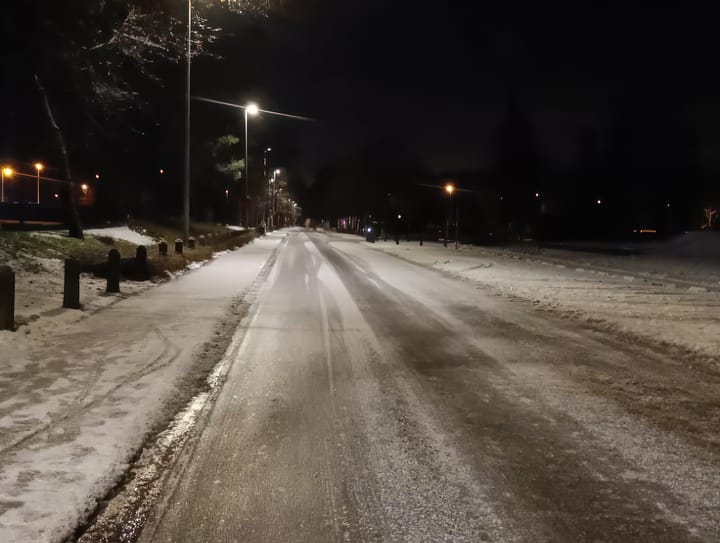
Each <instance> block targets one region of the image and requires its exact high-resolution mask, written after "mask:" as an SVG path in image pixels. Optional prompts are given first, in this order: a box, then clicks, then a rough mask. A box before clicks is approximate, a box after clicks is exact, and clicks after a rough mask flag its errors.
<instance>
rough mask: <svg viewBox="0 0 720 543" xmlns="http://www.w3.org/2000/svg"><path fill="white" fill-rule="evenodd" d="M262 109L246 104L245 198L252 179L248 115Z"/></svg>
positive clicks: (255, 113)
mask: <svg viewBox="0 0 720 543" xmlns="http://www.w3.org/2000/svg"><path fill="white" fill-rule="evenodd" d="M259 111H260V108H258V105H257V104H255V103H253V102H250V103H249V104H248V105H246V106H245V115H244V116H245V199H246V200H247V198H248V181H250V178H249V176H248V115H253V116H254V115H257V114H258V112H259ZM245 226H250V225H249V224H246V225H245Z"/></svg>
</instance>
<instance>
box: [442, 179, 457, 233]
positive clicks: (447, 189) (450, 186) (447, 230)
mask: <svg viewBox="0 0 720 543" xmlns="http://www.w3.org/2000/svg"><path fill="white" fill-rule="evenodd" d="M445 192H447V194H448V196H449V202H450V203H449V207H448V216H447V220H446V221H445V239H444V240H443V247H447V242H448V236H449V235H450V220H451V219H452V197H453V193H454V192H455V185H453V184H452V183H446V184H445Z"/></svg>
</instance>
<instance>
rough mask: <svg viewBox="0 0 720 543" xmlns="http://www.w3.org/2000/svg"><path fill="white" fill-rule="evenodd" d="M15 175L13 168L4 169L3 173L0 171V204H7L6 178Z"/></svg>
mask: <svg viewBox="0 0 720 543" xmlns="http://www.w3.org/2000/svg"><path fill="white" fill-rule="evenodd" d="M13 173H14V171H13V169H12V168H7V167H5V168H3V169H2V171H0V179H2V180H1V181H0V202H5V178H6V177H12V174H13Z"/></svg>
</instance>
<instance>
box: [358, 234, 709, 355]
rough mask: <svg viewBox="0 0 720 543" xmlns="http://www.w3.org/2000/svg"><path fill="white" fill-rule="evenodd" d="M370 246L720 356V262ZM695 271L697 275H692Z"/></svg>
mask: <svg viewBox="0 0 720 543" xmlns="http://www.w3.org/2000/svg"><path fill="white" fill-rule="evenodd" d="M367 245H369V246H371V247H373V248H376V249H379V250H382V251H385V252H387V253H390V254H394V255H396V256H399V257H402V258H404V259H406V260H409V261H412V262H415V263H418V264H422V265H425V266H429V267H433V268H436V269H438V270H441V271H444V272H449V273H451V274H453V275H456V276H460V277H462V278H464V279H466V280H470V281H473V282H475V283H476V285H477V286H478V287H490V288H493V289H496V290H498V291H499V292H501V293H503V294H505V295H507V296H511V297H516V298H520V299H523V300H527V301H530V302H532V303H533V304H535V305H536V306H538V307H540V308H542V309H547V310H552V311H557V312H560V313H561V314H563V315H564V316H568V317H571V318H574V319H577V320H580V321H583V322H587V323H591V324H593V325H596V326H598V325H599V326H602V327H605V328H608V329H611V330H615V331H619V332H623V333H628V334H631V335H634V336H640V337H643V338H645V339H646V340H650V341H653V342H657V343H663V344H670V345H673V346H676V347H679V348H682V349H687V350H690V351H692V352H694V353H696V354H700V355H703V356H709V357H713V358H716V357H720V341H719V340H718V338H719V337H720V314H718V312H717V307H718V306H720V291H718V289H717V286H718V284H717V279H716V276H717V273H718V271H720V266H717V265H713V264H712V263H705V264H704V265H703V266H699V265H698V264H697V262H690V263H688V262H687V261H685V262H683V260H682V259H675V260H671V259H670V257H667V256H664V255H662V254H660V255H658V254H655V255H650V256H648V257H647V258H645V259H643V258H642V257H634V258H628V257H624V256H612V255H598V254H592V255H589V254H587V253H578V252H573V251H562V250H552V251H549V254H547V255H546V254H545V250H543V251H542V252H541V253H537V254H518V253H514V252H512V251H508V250H504V249H492V248H481V247H469V246H465V247H461V249H460V250H459V251H456V250H455V249H454V248H450V247H448V248H445V247H443V246H442V245H440V244H436V243H426V244H425V245H424V246H422V247H420V246H419V244H417V243H404V244H400V245H396V244H395V243H384V242H378V243H375V244H367ZM688 269H690V270H692V271H693V273H692V274H689V273H684V272H685V271H687V270H688ZM689 280H692V282H691V281H689Z"/></svg>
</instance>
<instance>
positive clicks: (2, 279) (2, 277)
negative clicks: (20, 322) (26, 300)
mask: <svg viewBox="0 0 720 543" xmlns="http://www.w3.org/2000/svg"><path fill="white" fill-rule="evenodd" d="M0 330H15V272H14V271H13V269H12V268H11V267H10V266H0Z"/></svg>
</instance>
